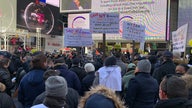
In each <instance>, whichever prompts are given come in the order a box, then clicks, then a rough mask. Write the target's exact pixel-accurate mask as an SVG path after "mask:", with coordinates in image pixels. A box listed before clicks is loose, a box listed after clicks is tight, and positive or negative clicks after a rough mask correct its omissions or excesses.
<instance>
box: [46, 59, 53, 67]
mask: <svg viewBox="0 0 192 108" xmlns="http://www.w3.org/2000/svg"><path fill="white" fill-rule="evenodd" d="M53 68H54V61H53V59H52V58H47V69H53Z"/></svg>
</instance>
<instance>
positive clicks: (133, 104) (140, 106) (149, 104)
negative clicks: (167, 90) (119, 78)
mask: <svg viewBox="0 0 192 108" xmlns="http://www.w3.org/2000/svg"><path fill="white" fill-rule="evenodd" d="M150 71H151V63H150V62H149V60H147V59H144V60H140V61H139V62H138V63H137V67H136V69H135V77H134V78H132V79H131V80H130V81H129V85H128V89H127V92H126V97H125V102H126V104H127V105H128V107H129V108H153V106H154V105H155V103H156V101H157V98H158V90H159V89H158V88H159V87H158V83H157V81H156V80H155V79H154V78H153V77H152V76H151V75H150Z"/></svg>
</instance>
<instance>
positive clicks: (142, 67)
mask: <svg viewBox="0 0 192 108" xmlns="http://www.w3.org/2000/svg"><path fill="white" fill-rule="evenodd" d="M137 68H138V69H139V71H140V72H147V73H150V71H151V63H150V61H149V60H147V59H144V60H140V61H139V62H138V63H137Z"/></svg>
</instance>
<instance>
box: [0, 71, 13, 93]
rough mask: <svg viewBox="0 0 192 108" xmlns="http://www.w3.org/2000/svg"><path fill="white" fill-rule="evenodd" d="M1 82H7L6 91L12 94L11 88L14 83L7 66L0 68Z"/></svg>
mask: <svg viewBox="0 0 192 108" xmlns="http://www.w3.org/2000/svg"><path fill="white" fill-rule="evenodd" d="M0 82H2V83H3V84H5V86H6V93H7V94H9V95H10V96H11V88H13V83H12V81H11V76H10V73H9V71H8V70H7V69H5V68H0Z"/></svg>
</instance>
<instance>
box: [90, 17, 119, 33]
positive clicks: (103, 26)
mask: <svg viewBox="0 0 192 108" xmlns="http://www.w3.org/2000/svg"><path fill="white" fill-rule="evenodd" d="M90 30H91V32H92V33H119V14H118V13H90Z"/></svg>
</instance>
